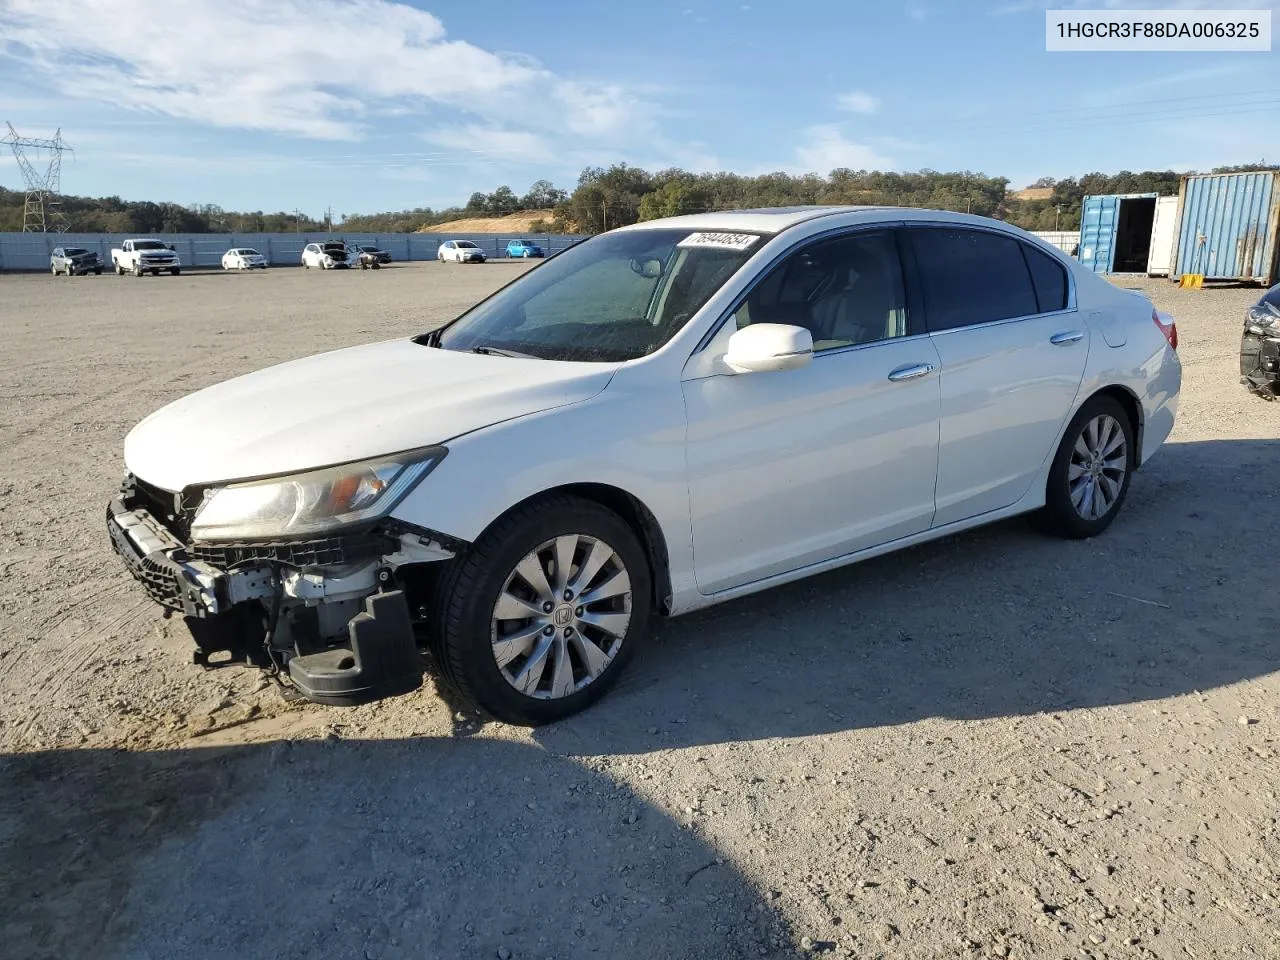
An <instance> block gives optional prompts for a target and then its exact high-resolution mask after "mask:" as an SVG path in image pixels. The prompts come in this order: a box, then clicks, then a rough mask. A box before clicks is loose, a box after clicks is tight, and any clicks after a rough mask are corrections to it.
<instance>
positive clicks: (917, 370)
mask: <svg viewBox="0 0 1280 960" xmlns="http://www.w3.org/2000/svg"><path fill="white" fill-rule="evenodd" d="M933 370H934V367H933V364H932V363H913V364H911V365H910V366H906V367H899V368H898V369H897V370H894V371H893V372H892V373H891V374H889V379H890V380H892V381H893V382H894V383H898V382H899V381H902V380H914V379H915V378H916V377H927V376H928V375H929V374H931V373H933Z"/></svg>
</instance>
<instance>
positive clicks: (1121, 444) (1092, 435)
mask: <svg viewBox="0 0 1280 960" xmlns="http://www.w3.org/2000/svg"><path fill="white" fill-rule="evenodd" d="M1128 470H1129V447H1128V444H1127V443H1126V442H1125V436H1124V429H1123V428H1122V427H1121V426H1120V423H1119V421H1117V420H1116V418H1115V417H1113V416H1111V415H1110V414H1107V413H1103V414H1099V415H1098V416H1096V417H1094V418H1092V419H1091V420H1088V421H1086V422H1085V425H1084V427H1083V429H1081V431H1080V435H1079V436H1078V437H1077V438H1076V442H1075V445H1074V446H1073V447H1072V448H1071V459H1070V461H1069V462H1068V464H1067V485H1068V487H1069V489H1070V492H1071V505H1072V506H1073V507H1074V508H1075V511H1076V513H1077V514H1078V515H1079V516H1080V517H1081V518H1082V519H1084V520H1097V519H1099V518H1100V517H1104V516H1106V515H1107V513H1109V512H1110V511H1111V509H1112V507H1114V506H1115V504H1116V501H1117V500H1118V499H1119V498H1120V493H1121V491H1122V490H1123V489H1124V480H1125V474H1126V473H1128Z"/></svg>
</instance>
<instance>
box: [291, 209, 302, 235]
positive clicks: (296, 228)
mask: <svg viewBox="0 0 1280 960" xmlns="http://www.w3.org/2000/svg"><path fill="white" fill-rule="evenodd" d="M293 232H294V233H301V232H302V211H301V210H299V209H298V208H297V207H294V208H293Z"/></svg>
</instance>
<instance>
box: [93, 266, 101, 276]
mask: <svg viewBox="0 0 1280 960" xmlns="http://www.w3.org/2000/svg"><path fill="white" fill-rule="evenodd" d="M93 275H94V276H95V277H100V276H102V268H101V267H94V268H93Z"/></svg>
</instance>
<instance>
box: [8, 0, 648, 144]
mask: <svg viewBox="0 0 1280 960" xmlns="http://www.w3.org/2000/svg"><path fill="white" fill-rule="evenodd" d="M180 6H181V11H180V15H173V16H167V17H150V16H141V17H134V16H121V15H120V8H119V6H118V5H117V4H113V3H109V2H107V0H80V2H78V3H75V4H66V3H48V2H47V0H4V2H3V3H0V36H3V37H4V38H5V40H6V41H8V42H7V43H6V44H0V56H7V57H10V58H13V59H15V60H17V61H19V62H20V63H21V65H22V66H24V67H26V68H30V69H33V70H34V71H38V72H39V73H41V74H44V75H45V76H46V77H48V79H49V81H50V82H51V84H53V85H54V86H55V87H56V88H57V89H60V91H61V92H62V93H63V94H65V95H67V96H69V97H75V98H79V99H89V100H100V101H106V102H111V103H114V104H117V105H121V106H126V107H131V108H133V109H135V110H138V111H145V112H152V113H158V114H162V115H166V116H169V117H175V118H180V119H185V120H190V121H194V122H197V123H202V124H209V125H213V126H217V127H235V128H242V129H251V130H266V131H271V132H275V133H284V134H293V135H298V136H302V137H308V138H314V139H330V140H340V139H357V138H358V137H359V136H360V135H361V134H362V133H363V132H364V131H365V130H366V129H368V125H369V124H370V123H371V122H372V121H373V120H375V119H377V118H379V117H385V116H386V115H387V111H393V112H399V113H401V114H404V113H406V112H412V113H414V114H423V115H429V114H430V113H432V112H433V111H436V110H438V109H440V108H444V109H445V110H446V111H448V112H456V113H461V114H463V115H469V116H471V117H474V118H476V119H478V120H479V121H480V122H481V123H482V124H483V125H486V126H492V127H495V128H497V129H504V128H506V127H508V126H512V127H516V128H520V129H524V130H535V131H544V132H557V133H559V132H567V133H568V134H570V135H572V136H574V137H577V138H583V139H595V140H604V141H614V140H619V139H629V140H635V139H637V138H638V137H641V136H643V135H644V134H645V133H646V132H647V131H648V130H649V128H650V127H651V126H652V117H653V111H652V108H651V107H650V105H649V104H647V103H646V102H644V101H642V100H640V99H639V98H637V97H635V96H634V95H632V94H630V93H629V92H627V91H626V90H624V89H623V88H622V87H620V86H615V85H601V84H590V85H588V84H585V83H581V82H578V81H575V80H572V79H568V78H565V77H561V76H559V75H557V74H555V73H553V72H552V71H550V70H547V69H545V68H543V67H541V66H539V65H537V64H536V63H534V62H531V61H530V60H529V59H528V58H526V57H523V56H520V55H518V54H504V55H499V54H496V53H493V52H490V51H487V50H484V49H481V48H480V47H477V46H475V45H473V44H470V43H467V42H465V41H459V40H453V39H450V38H449V37H448V36H447V35H446V31H445V28H444V25H443V24H442V23H441V21H440V20H439V19H437V18H436V17H435V16H433V15H431V14H430V13H426V12H425V11H422V10H418V9H415V8H413V7H410V6H408V5H406V4H404V3H400V2H393V0H237V2H235V3H224V2H220V0H181V3H180Z"/></svg>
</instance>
